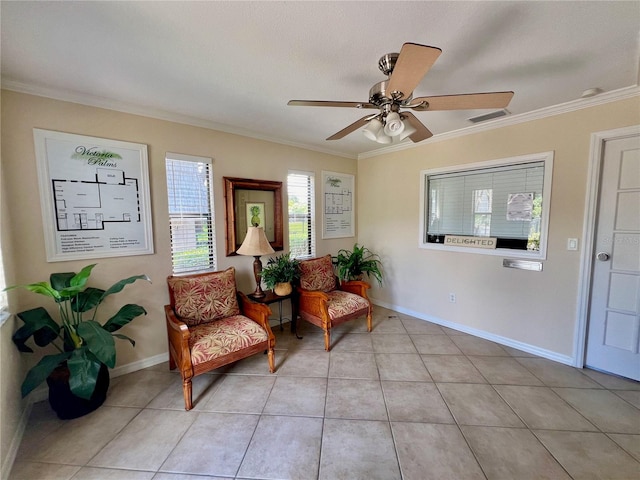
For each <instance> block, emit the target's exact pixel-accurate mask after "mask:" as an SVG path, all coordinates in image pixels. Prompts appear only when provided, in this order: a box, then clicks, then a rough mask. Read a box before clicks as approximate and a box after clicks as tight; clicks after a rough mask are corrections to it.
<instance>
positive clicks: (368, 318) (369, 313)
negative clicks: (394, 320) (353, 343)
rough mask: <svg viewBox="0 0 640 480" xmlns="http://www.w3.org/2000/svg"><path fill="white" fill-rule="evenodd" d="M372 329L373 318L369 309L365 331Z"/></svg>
mask: <svg viewBox="0 0 640 480" xmlns="http://www.w3.org/2000/svg"><path fill="white" fill-rule="evenodd" d="M371 330H373V319H372V316H371V310H369V312H368V313H367V332H370V331H371Z"/></svg>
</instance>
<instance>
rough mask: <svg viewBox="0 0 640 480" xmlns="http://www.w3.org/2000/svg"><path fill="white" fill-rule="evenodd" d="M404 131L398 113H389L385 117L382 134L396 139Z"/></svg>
mask: <svg viewBox="0 0 640 480" xmlns="http://www.w3.org/2000/svg"><path fill="white" fill-rule="evenodd" d="M403 130H404V123H402V120H401V119H400V115H399V114H398V112H391V113H390V114H388V115H387V121H386V124H385V126H384V133H386V134H387V135H389V136H390V137H397V136H398V135H400V134H401V133H402V131H403Z"/></svg>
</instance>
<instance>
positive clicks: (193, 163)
mask: <svg viewBox="0 0 640 480" xmlns="http://www.w3.org/2000/svg"><path fill="white" fill-rule="evenodd" d="M166 167H167V193H168V197H169V227H170V230H171V260H172V263H173V273H174V274H180V273H191V272H197V271H202V270H215V268H216V250H215V249H216V245H215V228H214V223H213V222H214V220H213V219H214V216H213V162H212V161H211V159H210V158H203V157H194V156H190V155H180V154H176V153H167V156H166Z"/></svg>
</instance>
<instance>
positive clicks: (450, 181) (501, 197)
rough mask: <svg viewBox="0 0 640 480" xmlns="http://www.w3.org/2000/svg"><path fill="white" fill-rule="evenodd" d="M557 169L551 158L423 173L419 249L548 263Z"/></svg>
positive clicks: (542, 156) (530, 157) (509, 160)
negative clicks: (553, 174) (553, 178)
mask: <svg viewBox="0 0 640 480" xmlns="http://www.w3.org/2000/svg"><path fill="white" fill-rule="evenodd" d="M552 169H553V153H552V152H548V153H540V154H535V155H525V156H522V157H514V158H507V159H503V160H496V161H491V162H483V163H477V164H472V165H465V166H464V167H460V166H458V167H454V168H444V169H433V170H424V171H423V172H422V177H421V182H422V187H421V194H422V200H421V215H420V217H421V218H420V221H421V222H420V223H421V226H420V232H421V239H420V246H421V247H422V248H434V249H446V250H456V251H465V252H470V251H475V252H476V253H485V254H494V255H505V254H507V253H506V252H508V255H510V256H523V257H532V258H546V231H547V225H548V216H549V215H548V211H549V207H548V205H549V198H550V192H551V172H552ZM475 237H478V238H475ZM481 246H484V248H479V247H481ZM487 246H489V248H487Z"/></svg>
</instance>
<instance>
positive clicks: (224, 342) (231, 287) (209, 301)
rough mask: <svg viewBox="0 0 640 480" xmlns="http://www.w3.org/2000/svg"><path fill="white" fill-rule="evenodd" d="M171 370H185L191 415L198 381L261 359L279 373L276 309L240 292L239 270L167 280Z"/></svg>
mask: <svg viewBox="0 0 640 480" xmlns="http://www.w3.org/2000/svg"><path fill="white" fill-rule="evenodd" d="M167 285H168V287H169V300H170V303H169V305H165V307H164V310H165V316H166V321H167V336H168V340H169V368H170V369H171V370H174V369H175V368H179V369H180V374H181V375H182V391H183V394H184V404H185V410H191V408H193V398H192V385H191V381H192V378H193V377H194V376H196V375H200V374H202V373H205V372H208V371H210V370H213V369H216V368H219V367H221V366H223V365H227V364H230V363H233V362H235V361H238V360H241V359H243V358H245V357H248V356H250V355H254V354H257V353H263V352H265V351H266V352H267V353H268V362H269V371H270V372H271V373H273V372H274V371H275V353H274V350H275V337H274V335H273V332H272V331H271V327H270V326H269V315H271V309H270V308H269V307H268V306H267V305H263V304H259V303H255V302H252V301H250V300H249V299H248V298H247V296H246V295H244V294H243V293H239V292H237V291H236V281H235V269H234V268H233V267H232V268H228V269H227V270H224V271H221V272H212V273H203V274H194V275H185V276H181V277H174V276H170V277H168V278H167Z"/></svg>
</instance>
